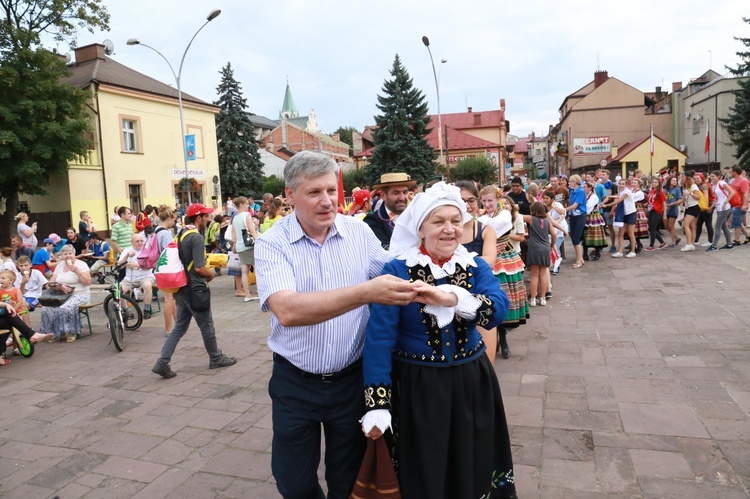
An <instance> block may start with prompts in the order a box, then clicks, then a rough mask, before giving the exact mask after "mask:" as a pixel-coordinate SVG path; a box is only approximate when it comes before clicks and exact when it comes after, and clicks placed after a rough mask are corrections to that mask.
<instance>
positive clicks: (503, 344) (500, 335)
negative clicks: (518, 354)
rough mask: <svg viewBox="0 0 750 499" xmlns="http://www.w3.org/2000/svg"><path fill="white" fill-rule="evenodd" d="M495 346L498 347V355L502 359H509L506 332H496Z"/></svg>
mask: <svg viewBox="0 0 750 499" xmlns="http://www.w3.org/2000/svg"><path fill="white" fill-rule="evenodd" d="M497 345H498V346H499V347H500V354H501V355H502V356H503V358H504V359H509V358H510V347H509V346H508V333H507V332H506V331H504V330H503V331H498V332H497Z"/></svg>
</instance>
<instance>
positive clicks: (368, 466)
mask: <svg viewBox="0 0 750 499" xmlns="http://www.w3.org/2000/svg"><path fill="white" fill-rule="evenodd" d="M349 498H350V499H375V498H380V499H401V490H400V489H399V486H398V478H396V472H395V471H394V470H393V461H391V454H390V453H389V452H388V447H387V446H386V444H385V439H384V438H382V437H381V438H379V439H377V440H372V439H371V438H368V439H367V449H366V450H365V455H364V458H363V459H362V466H361V467H360V469H359V473H358V474H357V481H356V482H354V489H353V490H352V493H351V495H350V496H349Z"/></svg>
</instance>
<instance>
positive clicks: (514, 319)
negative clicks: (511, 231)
mask: <svg viewBox="0 0 750 499" xmlns="http://www.w3.org/2000/svg"><path fill="white" fill-rule="evenodd" d="M510 248H511V250H510V251H504V252H502V253H500V254H498V255H497V261H496V262H495V266H494V267H493V273H494V274H495V277H497V279H498V281H500V289H502V290H503V291H505V294H506V295H508V300H510V307H508V314H507V315H506V316H505V322H503V327H506V328H508V327H518V326H519V325H520V324H526V319H527V318H528V317H529V303H528V301H527V300H526V286H525V285H524V283H523V270H524V264H523V261H522V260H521V257H520V256H519V255H518V253H516V251H515V250H514V249H512V248H513V247H512V246H510ZM495 269H499V270H495Z"/></svg>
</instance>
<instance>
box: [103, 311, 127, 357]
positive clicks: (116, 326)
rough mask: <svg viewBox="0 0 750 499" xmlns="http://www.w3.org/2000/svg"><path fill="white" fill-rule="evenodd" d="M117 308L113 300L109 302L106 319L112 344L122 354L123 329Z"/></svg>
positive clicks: (123, 346)
mask: <svg viewBox="0 0 750 499" xmlns="http://www.w3.org/2000/svg"><path fill="white" fill-rule="evenodd" d="M118 308H119V307H118V306H117V304H116V303H115V302H114V301H113V300H110V301H109V304H108V305H107V318H108V319H109V332H110V334H111V335H112V343H114V344H115V348H116V349H117V351H118V352H122V349H123V348H125V329H124V328H123V324H122V321H121V320H120V312H121V311H120V310H118Z"/></svg>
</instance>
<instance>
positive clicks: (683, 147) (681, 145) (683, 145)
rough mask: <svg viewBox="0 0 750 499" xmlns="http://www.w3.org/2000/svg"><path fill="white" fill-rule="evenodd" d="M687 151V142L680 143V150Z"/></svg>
mask: <svg viewBox="0 0 750 499" xmlns="http://www.w3.org/2000/svg"><path fill="white" fill-rule="evenodd" d="M685 151H687V146H685V144H680V152H685Z"/></svg>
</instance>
